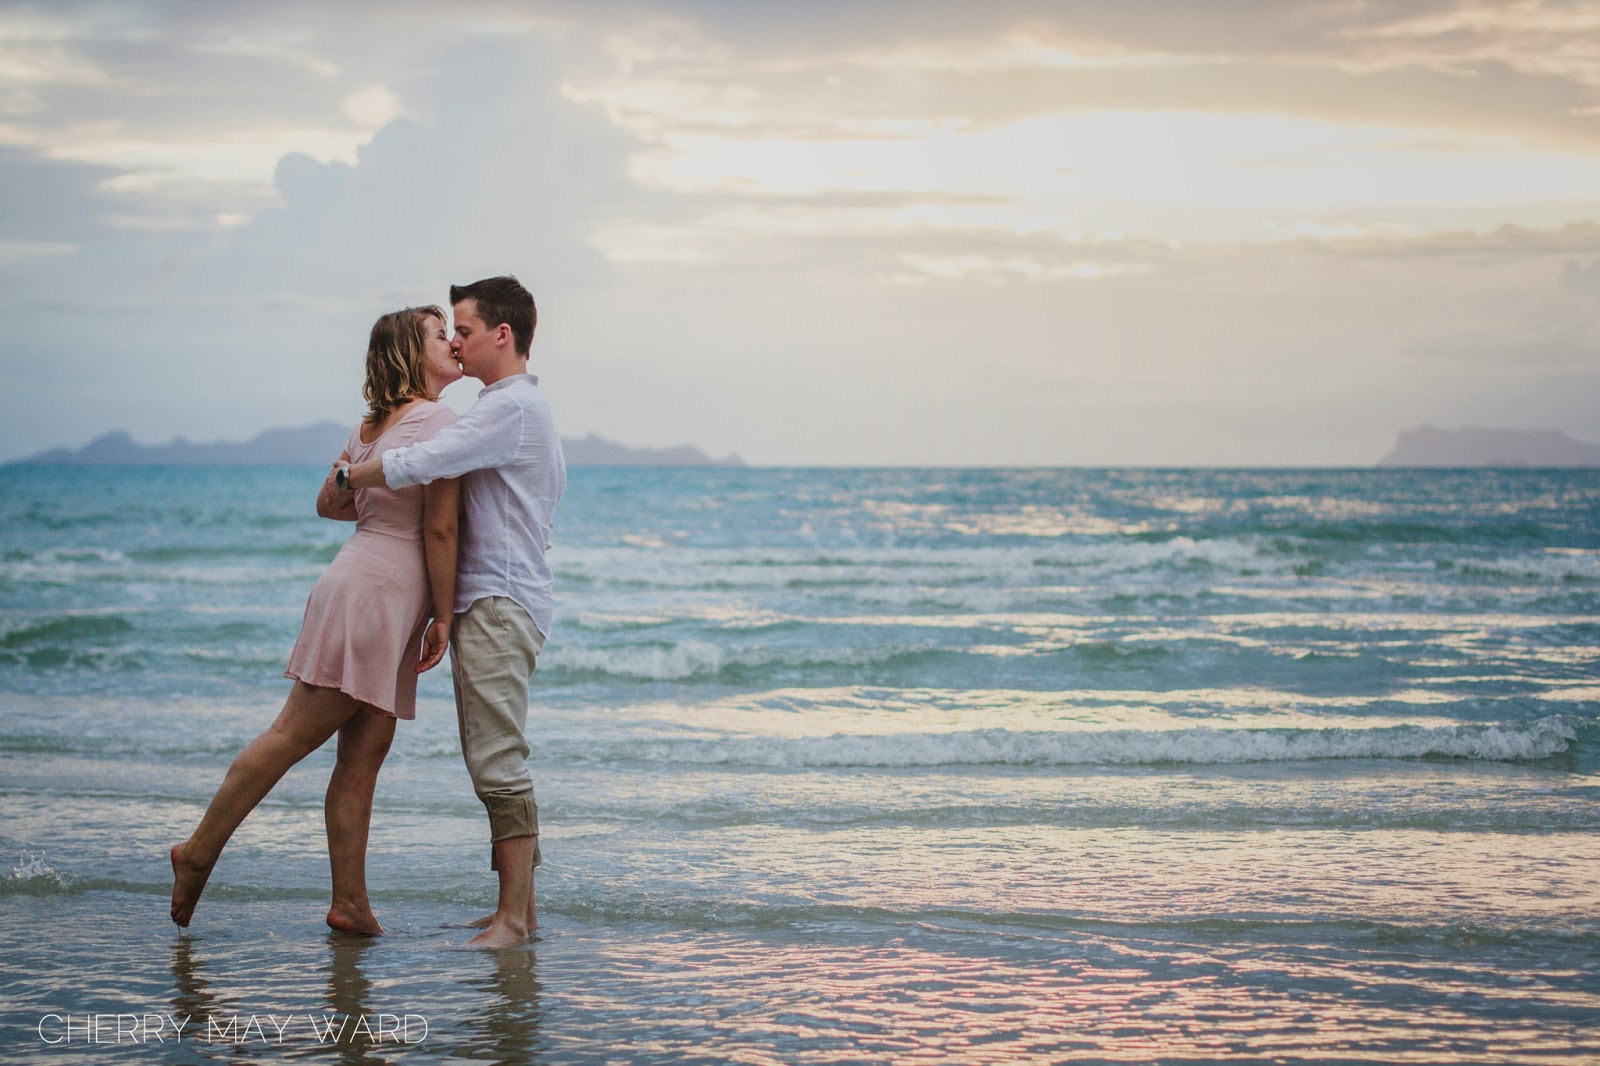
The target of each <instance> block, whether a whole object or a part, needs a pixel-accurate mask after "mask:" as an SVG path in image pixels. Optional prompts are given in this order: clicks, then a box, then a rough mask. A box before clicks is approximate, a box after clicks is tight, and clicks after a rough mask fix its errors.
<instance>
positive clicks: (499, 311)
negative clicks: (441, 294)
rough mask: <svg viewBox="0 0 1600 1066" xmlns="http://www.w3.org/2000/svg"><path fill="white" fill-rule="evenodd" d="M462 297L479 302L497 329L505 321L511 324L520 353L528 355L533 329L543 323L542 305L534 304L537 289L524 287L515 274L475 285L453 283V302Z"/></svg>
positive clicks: (486, 318)
mask: <svg viewBox="0 0 1600 1066" xmlns="http://www.w3.org/2000/svg"><path fill="white" fill-rule="evenodd" d="M462 300H472V301H473V302H474V303H476V304H477V307H478V317H479V318H481V319H483V324H484V325H485V326H488V327H489V328H490V329H494V328H495V327H496V326H498V325H500V323H502V322H504V323H505V324H506V325H508V326H510V327H511V345H512V347H513V348H515V349H516V352H517V354H518V355H527V354H528V352H529V350H530V349H531V348H532V347H533V330H534V327H536V326H537V325H538V324H539V309H538V308H537V307H535V306H534V304H533V293H531V292H529V291H528V290H527V289H525V288H523V287H522V282H520V281H518V280H517V279H516V278H515V277H514V276H513V275H511V274H502V275H500V276H499V277H497V278H484V279H483V280H482V281H474V282H473V283H472V284H471V285H452V286H450V303H451V305H452V306H454V305H455V304H458V303H460V302H461V301H462Z"/></svg>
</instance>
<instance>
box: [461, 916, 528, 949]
mask: <svg viewBox="0 0 1600 1066" xmlns="http://www.w3.org/2000/svg"><path fill="white" fill-rule="evenodd" d="M527 942H528V931H527V930H526V929H516V928H513V927H511V926H509V925H505V924H502V923H499V922H490V923H489V928H487V929H485V930H484V931H483V932H481V933H479V934H478V935H477V936H475V937H473V938H472V939H471V940H469V941H467V947H469V948H479V949H484V950H494V949H495V948H520V947H522V946H523V945H525V944H526V943H527Z"/></svg>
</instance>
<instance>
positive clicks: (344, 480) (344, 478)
mask: <svg viewBox="0 0 1600 1066" xmlns="http://www.w3.org/2000/svg"><path fill="white" fill-rule="evenodd" d="M333 483H334V484H335V485H337V486H338V487H339V491H340V492H349V491H350V464H349V463H346V464H344V465H343V466H341V467H340V468H339V470H338V472H337V473H336V474H334V475H333Z"/></svg>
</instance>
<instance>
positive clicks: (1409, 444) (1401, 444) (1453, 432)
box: [1378, 426, 1600, 466]
mask: <svg viewBox="0 0 1600 1066" xmlns="http://www.w3.org/2000/svg"><path fill="white" fill-rule="evenodd" d="M1378 465H1379V466H1600V444H1586V443H1584V442H1583V441H1580V440H1574V439H1573V438H1571V437H1569V436H1567V435H1566V434H1565V433H1562V432H1561V431H1560V430H1554V429H1480V428H1469V429H1438V428H1437V427H1434V426H1422V427H1420V428H1418V429H1410V430H1406V431H1405V432H1403V433H1401V434H1400V436H1399V438H1398V439H1397V440H1396V441H1395V446H1394V450H1393V451H1391V452H1390V453H1389V454H1388V455H1386V456H1384V457H1383V458H1382V459H1379V460H1378Z"/></svg>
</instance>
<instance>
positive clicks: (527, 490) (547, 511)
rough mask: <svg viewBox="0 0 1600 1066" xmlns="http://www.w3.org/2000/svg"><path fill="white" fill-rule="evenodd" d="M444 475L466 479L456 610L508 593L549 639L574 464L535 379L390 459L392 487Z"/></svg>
mask: <svg viewBox="0 0 1600 1066" xmlns="http://www.w3.org/2000/svg"><path fill="white" fill-rule="evenodd" d="M447 477H459V478H461V479H462V481H461V486H462V495H463V497H464V499H465V501H466V519H465V528H463V529H462V531H461V540H460V550H459V552H458V554H457V557H456V602H455V610H456V613H458V614H459V613H460V612H462V611H465V610H466V609H467V608H468V607H471V606H472V604H473V603H474V602H475V601H477V600H481V599H483V598H484V597H485V596H509V597H510V598H511V599H513V600H515V601H516V602H517V603H518V604H520V605H521V607H522V609H523V610H525V611H527V612H528V616H529V617H530V618H532V619H533V624H534V625H536V626H538V627H539V632H540V634H541V635H543V636H544V637H546V638H548V637H549V636H550V625H551V622H552V620H553V619H554V616H555V594H554V590H553V585H554V581H553V579H552V575H551V573H550V566H549V564H548V563H546V562H545V558H544V554H545V552H547V551H549V550H550V530H551V528H552V526H553V525H554V523H555V513H556V504H557V503H559V502H560V501H561V494H562V493H563V492H565V491H566V487H567V461H566V457H565V456H563V455H562V453H561V438H560V437H558V436H556V423H555V419H554V418H553V417H551V414H550V404H549V403H548V402H547V401H546V400H545V397H544V393H543V392H542V391H541V390H540V388H539V379H538V378H536V377H534V376H533V375H532V374H514V375H512V376H511V377H508V378H502V379H501V380H499V381H497V382H495V383H494V384H493V385H490V386H488V387H487V388H485V389H483V390H482V391H481V392H479V393H478V402H477V403H475V404H473V405H472V409H471V410H469V411H468V412H467V413H466V414H464V415H462V416H461V417H460V418H459V419H457V420H456V422H455V423H453V424H452V425H448V426H446V427H445V428H444V429H441V430H440V431H439V432H438V433H435V434H434V435H433V436H432V437H429V438H428V439H427V440H425V441H419V442H417V443H416V444H413V445H410V446H409V447H406V448H391V449H390V450H388V451H386V452H384V453H383V479H384V481H385V482H387V483H388V485H389V487H390V488H391V489H402V488H405V487H406V486H407V485H426V484H427V483H428V482H430V481H436V480H438V479H439V478H447Z"/></svg>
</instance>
